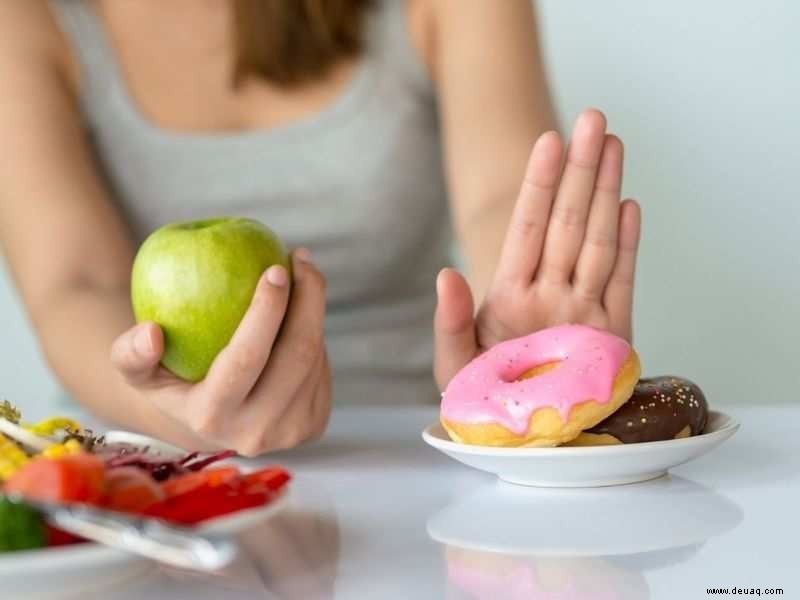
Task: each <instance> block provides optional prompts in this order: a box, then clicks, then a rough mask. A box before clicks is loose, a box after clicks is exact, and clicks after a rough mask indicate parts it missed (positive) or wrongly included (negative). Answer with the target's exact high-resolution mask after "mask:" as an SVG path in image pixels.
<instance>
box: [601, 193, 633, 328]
mask: <svg viewBox="0 0 800 600" xmlns="http://www.w3.org/2000/svg"><path fill="white" fill-rule="evenodd" d="M641 221H642V215H641V209H640V208H639V205H638V204H637V203H636V201H635V200H625V202H623V203H622V206H621V208H620V216H619V242H618V244H617V261H616V263H615V264H614V270H613V271H612V272H611V278H610V279H609V281H608V286H607V287H606V292H605V298H604V301H603V304H604V305H605V307H606V311H607V312H608V315H609V320H610V323H611V324H612V330H613V331H614V332H615V333H617V335H621V336H622V337H624V338H626V339H628V340H631V329H632V325H631V321H632V313H633V283H634V275H635V272H636V255H637V253H638V251H639V239H640V237H641V235H640V233H641Z"/></svg>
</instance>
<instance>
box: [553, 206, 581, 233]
mask: <svg viewBox="0 0 800 600" xmlns="http://www.w3.org/2000/svg"><path fill="white" fill-rule="evenodd" d="M586 219H587V213H586V211H585V210H584V209H582V208H579V207H577V206H569V205H567V206H555V207H553V220H555V221H556V222H558V223H560V224H561V225H562V226H564V227H566V228H568V229H578V228H581V227H583V226H585V225H586Z"/></svg>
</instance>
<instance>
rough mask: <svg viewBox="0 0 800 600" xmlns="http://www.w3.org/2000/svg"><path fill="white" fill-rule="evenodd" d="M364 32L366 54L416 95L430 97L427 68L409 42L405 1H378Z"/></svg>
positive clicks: (432, 90) (432, 93)
mask: <svg viewBox="0 0 800 600" xmlns="http://www.w3.org/2000/svg"><path fill="white" fill-rule="evenodd" d="M372 11H373V13H374V14H370V15H369V16H370V24H369V27H368V30H367V33H368V43H369V46H370V47H369V50H370V51H371V53H372V55H373V56H374V57H376V58H377V59H378V60H379V61H380V62H381V63H382V64H381V66H382V67H384V68H387V69H388V70H389V71H390V72H391V73H392V75H393V76H394V77H396V78H398V79H400V80H401V81H402V82H403V83H404V84H405V85H407V86H408V87H409V89H411V90H412V91H414V92H415V93H416V94H419V95H422V96H424V97H426V98H428V99H432V98H433V97H434V88H433V83H432V81H431V79H430V76H429V74H428V70H427V67H426V66H425V63H424V62H423V60H422V57H421V56H420V54H419V52H418V50H417V48H415V47H414V44H413V42H412V39H411V30H410V27H409V21H408V8H407V2H405V0H378V2H376V3H375V5H374V6H373V7H372Z"/></svg>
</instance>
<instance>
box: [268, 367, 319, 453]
mask: <svg viewBox="0 0 800 600" xmlns="http://www.w3.org/2000/svg"><path fill="white" fill-rule="evenodd" d="M323 363H324V354H323V353H320V355H319V357H318V359H317V363H316V364H315V365H314V368H313V369H312V371H311V372H310V373H309V374H308V376H307V377H306V380H305V381H303V382H302V383H301V384H300V387H299V388H298V389H297V391H296V392H295V394H294V396H293V398H292V399H291V401H290V402H289V403H288V404H287V405H286V406H285V407H284V410H283V413H282V414H281V415H280V417H278V419H277V423H276V427H275V429H276V430H278V431H281V432H282V433H281V434H280V435H278V436H275V437H272V438H271V439H270V434H269V433H268V434H267V437H266V439H265V441H267V442H271V443H269V446H270V448H277V449H284V448H293V447H295V446H297V445H299V444H302V443H303V442H305V441H307V440H308V439H309V438H310V437H311V436H312V433H314V431H315V425H316V421H315V420H314V418H315V414H314V413H315V410H316V408H317V407H316V404H315V400H316V399H317V395H318V393H319V392H320V386H321V385H322V384H323V379H322V371H323Z"/></svg>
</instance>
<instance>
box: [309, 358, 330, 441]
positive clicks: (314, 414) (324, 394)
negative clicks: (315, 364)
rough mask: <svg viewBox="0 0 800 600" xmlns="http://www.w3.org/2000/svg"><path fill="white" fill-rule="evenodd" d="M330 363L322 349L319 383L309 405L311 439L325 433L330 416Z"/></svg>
mask: <svg viewBox="0 0 800 600" xmlns="http://www.w3.org/2000/svg"><path fill="white" fill-rule="evenodd" d="M331 393H332V390H331V365H330V362H329V361H328V356H327V354H326V353H324V350H323V363H322V369H321V373H320V375H319V385H318V386H317V389H316V391H315V392H314V400H313V404H312V406H311V423H312V424H313V426H312V431H311V439H317V438H319V437H321V436H322V434H323V433H325V430H326V429H327V428H328V422H329V421H330V417H331Z"/></svg>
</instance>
